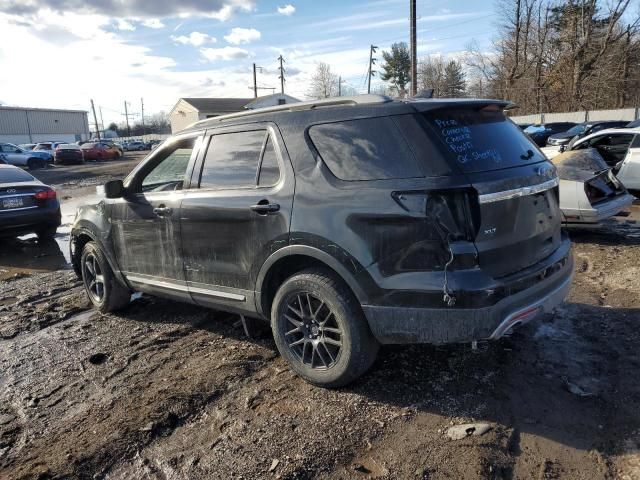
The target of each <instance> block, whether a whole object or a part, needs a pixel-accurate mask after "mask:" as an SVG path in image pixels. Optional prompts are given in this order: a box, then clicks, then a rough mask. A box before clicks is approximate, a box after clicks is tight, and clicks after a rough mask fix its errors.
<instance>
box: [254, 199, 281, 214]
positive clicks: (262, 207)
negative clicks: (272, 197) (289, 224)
mask: <svg viewBox="0 0 640 480" xmlns="http://www.w3.org/2000/svg"><path fill="white" fill-rule="evenodd" d="M249 208H250V209H251V210H253V211H254V212H256V213H259V214H260V215H267V214H269V213H274V212H277V211H278V210H280V205H278V204H277V203H269V201H268V200H260V201H259V202H258V203H257V204H255V205H251V206H250V207H249Z"/></svg>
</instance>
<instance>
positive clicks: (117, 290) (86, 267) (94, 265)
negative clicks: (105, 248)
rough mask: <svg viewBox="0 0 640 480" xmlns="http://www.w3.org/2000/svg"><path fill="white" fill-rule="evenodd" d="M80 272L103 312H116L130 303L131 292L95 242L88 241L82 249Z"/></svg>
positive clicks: (87, 289) (89, 292)
mask: <svg viewBox="0 0 640 480" xmlns="http://www.w3.org/2000/svg"><path fill="white" fill-rule="evenodd" d="M80 272H81V275H82V283H83V285H84V289H85V291H86V292H87V296H88V297H89V300H90V301H91V303H92V304H93V306H94V307H95V308H96V309H97V310H99V311H100V312H101V313H108V312H114V311H116V310H119V309H121V308H123V307H126V306H127V305H128V304H129V302H130V300H131V292H130V291H129V289H128V288H126V287H124V286H123V285H122V284H120V282H118V280H117V279H116V277H115V275H114V274H113V270H111V267H110V266H109V262H107V259H106V258H105V257H104V255H103V253H102V251H101V250H100V248H99V247H98V245H96V243H95V242H87V243H86V244H85V246H84V248H83V249H82V257H81V259H80ZM98 280H102V281H101V282H100V281H98Z"/></svg>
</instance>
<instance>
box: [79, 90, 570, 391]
mask: <svg viewBox="0 0 640 480" xmlns="http://www.w3.org/2000/svg"><path fill="white" fill-rule="evenodd" d="M508 107H509V104H508V103H507V102H503V101H496V100H467V99H463V100H449V99H429V100H427V99H414V100H407V101H392V100H391V99H389V98H387V97H380V96H373V95H371V96H360V97H345V98H340V99H332V100H325V101H318V102H303V103H297V104H291V105H285V106H280V107H273V108H267V109H262V110H256V111H251V112H246V113H239V114H233V115H227V116H223V117H217V118H211V119H207V120H203V121H201V122H198V123H196V124H194V125H192V126H191V127H189V128H187V129H186V130H185V131H184V132H182V133H180V134H178V135H175V136H174V137H173V138H171V139H170V140H168V141H166V142H165V143H164V144H163V145H161V146H160V147H159V148H158V149H157V150H155V151H154V152H152V153H151V154H150V155H149V156H148V157H147V158H146V159H145V160H144V161H142V163H140V164H139V165H138V166H137V167H136V168H135V169H134V170H133V171H132V172H131V174H130V175H129V176H128V177H127V178H126V179H125V180H124V182H122V181H119V180H116V181H111V182H108V183H107V184H106V185H105V186H104V197H105V198H104V199H101V201H99V202H98V203H96V204H95V205H88V206H84V207H82V208H80V209H79V211H78V214H77V217H76V220H75V223H74V225H73V229H72V233H71V240H72V241H71V253H72V260H73V266H74V268H75V270H76V272H77V273H78V274H79V275H81V277H82V279H83V282H84V286H85V288H86V291H87V294H88V296H89V298H90V299H91V301H92V302H93V304H94V305H95V306H96V307H97V308H98V309H99V310H100V311H102V312H108V311H112V310H116V309H118V308H122V307H124V306H125V305H127V303H128V302H129V299H130V295H131V292H133V291H142V292H146V293H149V294H152V295H158V296H163V297H169V298H173V299H176V300H181V301H186V302H191V303H195V304H199V305H204V306H210V307H214V308H217V309H220V310H227V311H231V312H236V313H238V314H240V315H243V316H247V317H259V318H262V319H264V320H266V321H268V322H270V324H271V327H272V330H273V335H274V338H275V342H276V345H277V347H278V350H279V351H280V353H281V354H282V356H283V357H284V358H285V359H286V360H287V361H288V362H289V363H290V365H291V367H292V368H293V369H294V370H295V371H296V372H297V373H298V374H299V375H301V376H302V377H304V378H305V379H307V380H308V381H310V382H312V383H314V384H317V385H322V386H328V387H335V386H340V385H344V384H346V383H348V382H350V381H352V380H354V379H355V378H357V377H358V376H360V375H362V374H363V373H364V372H365V371H366V370H367V369H368V368H369V367H370V366H371V364H372V363H373V361H374V359H375V357H376V353H377V351H378V347H379V345H380V344H390V343H396V344H398V343H418V342H419V343H433V344H441V343H448V342H473V341H475V340H484V339H498V338H500V337H501V336H503V335H504V334H505V333H507V332H508V331H510V330H511V329H512V328H513V327H514V326H516V325H518V324H521V323H524V322H527V321H529V320H531V319H532V318H534V317H536V316H538V315H539V314H542V313H544V312H548V311H550V310H551V309H552V308H553V307H554V306H556V305H557V304H559V303H560V302H562V301H563V300H564V298H565V296H566V294H567V291H568V289H569V285H570V281H571V277H572V271H573V261H572V257H571V253H570V243H569V241H568V239H567V238H565V237H564V236H563V234H562V233H561V230H560V222H561V215H560V211H559V208H558V179H557V176H556V173H555V169H554V167H553V166H552V165H551V164H550V163H549V162H548V161H547V160H546V159H545V158H544V156H543V155H542V153H541V152H540V151H539V150H538V148H537V147H536V146H535V145H534V144H533V143H532V142H531V141H530V140H529V139H528V138H527V137H526V136H525V135H524V134H523V133H522V132H521V131H520V129H519V128H518V127H517V126H516V125H515V124H514V123H512V122H511V121H510V120H508V119H507V118H506V117H505V115H504V113H503V111H504V110H505V108H508Z"/></svg>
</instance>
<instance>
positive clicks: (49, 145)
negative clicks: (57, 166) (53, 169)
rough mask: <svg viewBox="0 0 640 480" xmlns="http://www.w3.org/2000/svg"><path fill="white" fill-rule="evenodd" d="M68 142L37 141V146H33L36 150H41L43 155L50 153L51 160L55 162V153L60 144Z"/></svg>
mask: <svg viewBox="0 0 640 480" xmlns="http://www.w3.org/2000/svg"><path fill="white" fill-rule="evenodd" d="M64 143H66V142H40V143H37V144H36V146H35V147H33V151H34V152H41V153H42V154H43V155H44V154H48V155H49V162H50V163H53V155H54V153H55V151H56V148H57V147H58V145H62V144H64Z"/></svg>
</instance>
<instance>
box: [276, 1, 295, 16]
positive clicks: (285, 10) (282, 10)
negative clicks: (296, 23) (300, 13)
mask: <svg viewBox="0 0 640 480" xmlns="http://www.w3.org/2000/svg"><path fill="white" fill-rule="evenodd" d="M295 11H296V7H294V6H293V5H291V4H290V3H289V4H288V5H285V6H284V7H278V13H279V14H280V15H286V16H287V17H288V16H290V15H293V12H295Z"/></svg>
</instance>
